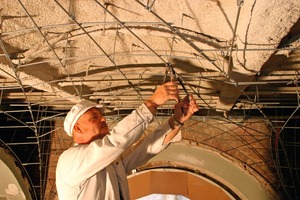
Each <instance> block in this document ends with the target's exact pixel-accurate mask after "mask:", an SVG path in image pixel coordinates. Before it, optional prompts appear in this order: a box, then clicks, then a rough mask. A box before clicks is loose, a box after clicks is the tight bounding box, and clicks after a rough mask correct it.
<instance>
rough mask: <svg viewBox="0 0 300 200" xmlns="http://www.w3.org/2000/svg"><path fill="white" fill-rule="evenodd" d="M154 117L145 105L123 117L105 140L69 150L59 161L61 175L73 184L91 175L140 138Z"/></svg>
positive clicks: (65, 181) (64, 180)
mask: <svg viewBox="0 0 300 200" xmlns="http://www.w3.org/2000/svg"><path fill="white" fill-rule="evenodd" d="M152 120H153V115H152V113H151V112H150V111H149V109H148V108H147V107H146V106H145V105H144V104H142V105H141V106H139V107H138V108H137V109H136V110H135V111H133V112H132V113H131V114H130V115H128V116H127V117H125V118H124V119H123V120H121V121H120V122H119V123H118V124H117V126H115V127H114V128H113V129H112V131H111V132H110V133H109V134H108V135H107V136H105V137H104V138H103V139H98V140H95V141H93V142H91V143H90V144H87V145H76V146H74V147H71V148H70V149H68V150H66V151H65V152H64V153H63V154H61V156H60V158H59V161H58V164H57V172H56V173H57V176H58V178H60V179H61V180H62V181H63V182H64V183H65V184H68V185H69V186H72V185H77V184H79V183H80V182H82V181H84V180H85V179H87V178H89V177H91V176H92V175H94V174H95V173H97V172H98V171H100V170H102V169H103V168H105V167H106V166H108V165H109V164H110V163H112V162H113V161H114V160H115V159H117V158H118V157H119V156H120V155H121V154H122V153H123V152H124V151H125V150H126V149H127V148H128V147H129V146H130V145H131V144H133V143H134V142H135V141H137V140H138V139H139V138H140V136H141V135H142V134H143V132H144V130H145V129H146V127H147V126H148V124H149V123H150V122H151V121H152Z"/></svg>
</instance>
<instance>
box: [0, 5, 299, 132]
mask: <svg viewBox="0 0 300 200" xmlns="http://www.w3.org/2000/svg"><path fill="white" fill-rule="evenodd" d="M299 38H300V3H299V1H286V0H272V1H270V0H260V1H256V0H250V1H243V0H237V1H229V0H198V1H197V0H189V1H187V0H164V1H162V0H135V1H128V0H124V1H116V0H106V1H103V0H99V1H98V0H95V1H93V0H53V1H46V0H35V1H31V0H2V1H1V4H0V81H1V82H0V87H1V99H0V101H1V111H2V113H5V114H6V115H9V116H11V115H12V114H11V113H13V112H20V113H22V112H27V111H28V110H29V112H31V113H32V112H33V111H34V110H35V107H36V106H38V107H39V108H40V107H42V108H43V109H45V108H46V110H47V112H49V113H50V115H51V116H50V117H48V119H49V118H51V119H52V118H53V119H57V117H60V116H64V114H65V112H66V111H67V110H68V109H70V107H71V106H72V105H73V104H74V103H76V102H78V101H80V100H81V99H89V100H92V101H95V102H98V103H102V104H104V105H105V107H106V115H107V116H113V115H116V114H126V113H128V112H130V111H131V110H133V109H134V108H135V107H136V106H137V105H139V104H141V103H142V102H143V101H144V100H146V99H147V98H148V97H149V96H150V95H151V94H152V92H153V91H154V90H155V88H156V87H157V86H158V85H160V84H162V83H163V82H164V81H168V80H176V81H177V82H178V84H179V88H180V90H181V97H184V96H185V95H186V94H187V93H189V94H193V95H194V97H195V98H196V100H197V103H198V104H199V106H200V108H201V111H200V112H199V113H197V114H195V115H198V116H208V115H211V113H215V114H214V115H218V116H219V115H220V116H221V117H225V118H227V117H228V116H231V115H232V114H234V113H242V115H243V114H244V113H245V112H249V111H253V112H254V113H256V114H257V113H258V115H259V116H260V117H263V118H264V120H266V121H267V122H268V123H270V124H271V127H272V128H271V129H272V130H273V131H274V130H275V129H276V126H275V125H274V124H272V119H273V117H274V116H273V115H272V116H271V117H269V113H270V112H271V113H272V114H274V113H273V112H272V109H292V110H294V111H295V112H296V111H297V110H298V108H299V97H300V96H299V89H298V80H299V69H300V48H299V47H300V39H299ZM173 104H174V102H169V103H168V104H167V105H165V106H163V107H162V109H161V110H159V113H160V112H161V113H164V114H166V113H167V114H168V113H169V112H170V109H172V107H173ZM270 110H271V111H270ZM52 112H53V113H54V114H53V113H52ZM295 112H292V113H293V114H291V115H290V114H287V112H283V113H284V115H286V116H285V118H284V119H281V120H283V121H282V122H281V123H282V124H284V123H285V122H286V121H284V120H287V121H288V119H290V118H292V117H295V115H294V113H295ZM198 116H197V117H198ZM271 118H272V119H271ZM16 120H17V119H16ZM33 121H34V119H33ZM21 123H23V122H21ZM33 124H36V121H34V122H33Z"/></svg>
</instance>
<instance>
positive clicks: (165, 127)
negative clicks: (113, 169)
mask: <svg viewBox="0 0 300 200" xmlns="http://www.w3.org/2000/svg"><path fill="white" fill-rule="evenodd" d="M171 131H172V129H171V127H170V125H169V123H168V120H167V121H166V122H164V123H163V124H161V125H160V126H159V127H158V128H157V129H156V130H155V131H154V132H153V133H150V134H148V135H147V136H146V137H145V138H144V139H143V140H142V141H141V142H140V143H139V144H137V146H136V147H135V148H133V149H129V150H128V151H126V153H125V154H124V155H123V165H124V166H125V169H126V173H127V174H128V173H130V172H131V171H132V170H133V169H135V168H136V167H138V166H140V165H143V164H145V163H146V162H147V161H148V160H150V159H151V158H152V157H154V156H155V155H157V154H158V153H160V152H161V151H163V150H164V149H166V148H167V147H168V146H169V144H170V143H173V142H177V141H179V140H181V138H182V137H181V130H180V131H179V133H178V134H177V135H176V136H175V137H174V138H173V139H172V140H171V141H170V142H169V143H167V144H163V141H164V139H165V137H166V135H167V134H168V133H170V132H171Z"/></svg>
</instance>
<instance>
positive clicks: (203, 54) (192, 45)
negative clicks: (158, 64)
mask: <svg viewBox="0 0 300 200" xmlns="http://www.w3.org/2000/svg"><path fill="white" fill-rule="evenodd" d="M136 2H138V3H139V4H140V5H142V6H144V7H146V8H148V11H149V12H151V13H152V14H154V15H155V16H156V17H157V18H159V19H160V20H161V21H162V22H163V23H164V24H166V25H167V26H168V27H169V28H170V29H171V31H172V32H173V33H174V34H176V35H178V36H179V37H180V38H181V39H183V40H184V41H185V42H187V43H188V44H189V45H190V46H191V47H193V48H194V49H195V50H197V51H198V52H199V53H200V54H201V55H202V56H203V57H204V58H205V59H206V60H208V61H209V62H210V63H211V64H212V65H214V66H215V67H216V68H217V69H218V70H219V71H220V72H222V73H223V75H224V76H225V77H226V78H227V79H228V80H229V81H230V82H231V83H232V84H234V85H236V86H237V84H236V82H235V81H234V80H232V79H231V78H230V77H229V76H228V75H227V74H226V73H225V72H224V71H223V70H222V69H221V68H219V67H218V66H217V65H216V64H215V60H212V59H211V58H210V57H208V56H207V55H206V54H205V53H204V52H203V50H201V49H199V48H198V47H197V46H196V45H195V44H194V43H192V42H190V41H189V40H188V39H186V37H185V36H183V35H182V34H181V33H180V32H179V31H178V30H177V29H175V28H174V27H173V26H171V25H170V24H169V23H167V22H166V21H165V20H164V19H163V18H161V17H160V16H158V15H157V14H156V13H155V12H153V11H152V10H151V9H150V8H149V7H147V6H145V5H144V4H143V3H141V2H140V1H138V0H136ZM118 21H119V22H120V23H121V21H120V20H118ZM122 25H123V26H124V27H125V28H127V30H129V31H130V32H131V33H132V31H131V30H130V29H129V28H128V27H126V26H125V23H122ZM134 35H135V34H134ZM142 42H143V41H142ZM143 43H144V42H143ZM146 46H147V47H148V45H146ZM150 50H151V51H153V50H152V49H150ZM153 52H154V51H153ZM154 53H155V54H156V55H158V54H157V53H156V52H154ZM158 57H159V58H160V59H162V58H161V56H159V55H158ZM162 60H163V59H162ZM164 62H165V61H164ZM165 63H166V62H165ZM166 64H167V65H168V66H169V65H170V64H169V63H166ZM173 73H174V75H175V76H176V77H177V78H178V80H180V81H179V82H180V84H181V85H184V84H183V82H185V83H186V84H187V85H189V84H188V83H187V82H186V81H185V80H184V79H182V78H181V77H180V76H179V75H178V74H177V73H176V71H175V70H173ZM183 88H185V87H183ZM190 89H191V90H192V91H193V93H194V94H197V96H198V97H199V98H200V99H202V97H201V96H200V95H199V94H198V93H197V92H196V91H195V90H194V89H193V88H192V87H191V86H190ZM238 89H239V90H240V91H241V92H242V93H243V94H244V95H246V94H245V93H244V91H243V90H241V89H240V88H238ZM246 96H247V98H248V99H249V100H251V98H250V97H249V96H248V95H246ZM202 101H203V102H204V103H205V104H206V105H207V106H208V107H209V108H211V106H210V105H209V104H208V103H207V102H206V101H204V100H203V99H202ZM256 107H257V109H259V107H258V106H256ZM259 111H260V113H261V114H262V115H263V117H264V118H265V119H266V120H267V122H268V123H269V124H270V126H271V127H272V130H274V127H273V125H272V123H271V122H270V121H269V119H268V118H267V116H266V115H265V114H264V113H263V112H262V111H261V109H259ZM227 120H229V121H231V123H233V124H236V125H237V126H239V127H241V128H242V129H243V130H244V131H246V132H247V133H248V134H249V135H251V136H252V137H253V138H255V137H254V136H253V135H252V134H251V133H250V132H249V131H248V130H246V129H245V128H244V127H242V126H241V125H240V124H239V123H237V122H234V121H232V120H230V119H227ZM242 141H243V142H245V143H246V145H247V146H249V148H250V149H252V150H253V151H254V152H256V154H257V155H258V156H259V157H260V158H261V159H262V160H263V159H264V158H263V156H262V155H261V154H260V153H259V152H258V151H257V150H256V149H255V148H254V147H251V145H250V144H249V143H248V142H246V141H245V140H242ZM257 142H258V143H260V144H261V142H260V141H257ZM261 145H262V144H261ZM262 146H263V145H262Z"/></svg>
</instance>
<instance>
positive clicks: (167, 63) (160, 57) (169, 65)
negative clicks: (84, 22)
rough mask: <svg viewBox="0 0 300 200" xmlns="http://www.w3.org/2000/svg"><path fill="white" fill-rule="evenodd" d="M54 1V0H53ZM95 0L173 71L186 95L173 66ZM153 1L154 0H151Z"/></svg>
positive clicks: (180, 79) (96, 0)
mask: <svg viewBox="0 0 300 200" xmlns="http://www.w3.org/2000/svg"><path fill="white" fill-rule="evenodd" d="M55 1H56V0H55ZM95 2H96V3H97V4H98V5H99V6H101V7H102V8H103V9H104V10H105V11H106V12H107V13H108V14H110V15H111V16H112V17H113V18H114V19H115V20H117V21H118V22H119V24H120V25H121V26H122V27H124V28H126V29H127V30H128V31H129V32H130V33H131V34H132V35H133V36H134V37H136V38H137V39H138V40H139V41H140V42H141V43H143V44H144V45H145V46H146V47H147V48H148V49H149V50H151V51H152V52H153V53H154V54H155V55H156V56H157V57H158V58H159V59H160V60H161V61H162V62H163V63H165V64H166V65H167V67H170V68H171V72H172V73H173V75H174V77H175V78H176V79H177V80H178V82H179V83H180V85H181V86H182V88H183V90H184V91H185V93H186V94H187V95H188V92H187V90H186V87H185V86H184V84H183V80H182V78H181V77H180V76H179V75H178V74H177V73H176V71H175V70H174V67H173V66H172V65H171V64H170V63H169V62H166V61H165V60H164V59H163V58H162V56H161V55H159V54H158V53H156V52H155V51H154V50H153V49H152V48H151V47H150V46H149V45H148V44H146V43H145V42H144V41H143V40H142V39H141V38H140V37H139V36H137V35H136V34H135V33H134V32H133V31H132V30H131V29H130V28H128V27H127V26H126V25H125V22H122V21H121V20H120V19H119V18H117V17H116V16H115V15H114V14H113V13H111V12H110V11H109V10H108V9H107V8H106V7H105V6H104V5H102V4H101V3H100V2H99V1H98V0H95ZM153 3H154V2H153ZM108 57H109V56H108Z"/></svg>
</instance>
